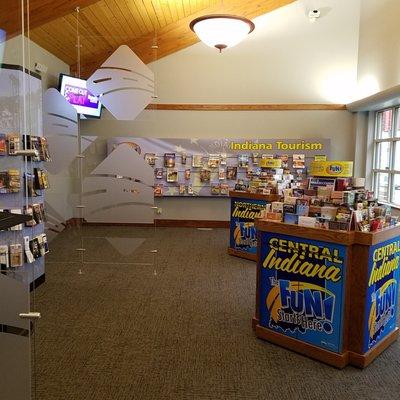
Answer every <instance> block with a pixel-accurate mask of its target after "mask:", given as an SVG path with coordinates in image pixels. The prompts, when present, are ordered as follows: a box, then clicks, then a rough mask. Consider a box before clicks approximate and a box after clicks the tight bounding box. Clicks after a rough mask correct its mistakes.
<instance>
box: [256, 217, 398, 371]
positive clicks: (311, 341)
mask: <svg viewBox="0 0 400 400" xmlns="http://www.w3.org/2000/svg"><path fill="white" fill-rule="evenodd" d="M256 228H257V231H258V263H257V292H256V293H257V294H256V313H255V317H254V319H253V328H254V330H255V333H256V335H257V337H259V338H261V339H265V340H268V341H270V342H272V343H275V344H278V345H280V346H283V347H286V348H288V349H290V350H293V351H296V352H298V353H301V354H304V355H306V356H308V357H311V358H314V359H316V360H319V361H322V362H325V363H327V364H330V365H332V366H335V367H337V368H344V367H345V366H346V365H347V364H351V365H354V366H356V367H359V368H364V367H366V366H367V365H369V364H370V363H371V362H372V361H373V360H374V359H375V358H376V357H377V356H378V355H379V354H381V353H382V352H383V351H384V350H385V349H386V348H387V347H388V346H389V345H390V344H392V343H393V342H394V341H395V340H396V339H397V337H398V334H399V330H398V327H397V326H396V314H397V307H398V304H397V303H398V295H397V293H398V285H399V281H400V261H399V260H400V226H396V227H392V228H387V229H384V230H382V231H378V232H374V233H362V232H355V231H350V232H348V231H331V230H325V229H319V228H308V227H302V226H298V225H291V224H284V223H279V222H268V221H261V220H259V221H257V222H256Z"/></svg>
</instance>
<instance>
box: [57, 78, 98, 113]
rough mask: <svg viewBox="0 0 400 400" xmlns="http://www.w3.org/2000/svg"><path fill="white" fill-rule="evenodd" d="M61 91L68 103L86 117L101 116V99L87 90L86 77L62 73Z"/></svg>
mask: <svg viewBox="0 0 400 400" xmlns="http://www.w3.org/2000/svg"><path fill="white" fill-rule="evenodd" d="M60 93H61V94H62V95H63V96H64V97H65V98H66V100H67V101H68V103H70V104H71V105H72V106H73V107H75V109H76V112H77V113H78V114H81V115H84V116H85V117H92V118H100V115H101V103H100V100H99V98H98V97H97V96H95V95H93V94H92V93H90V92H89V90H87V88H86V81H85V80H84V79H79V78H74V77H73V76H68V75H64V74H60Z"/></svg>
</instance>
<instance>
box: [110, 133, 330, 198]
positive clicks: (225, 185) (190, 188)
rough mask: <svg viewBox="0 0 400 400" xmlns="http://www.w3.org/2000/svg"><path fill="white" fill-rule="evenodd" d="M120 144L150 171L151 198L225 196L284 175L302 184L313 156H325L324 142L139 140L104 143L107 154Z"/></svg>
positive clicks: (326, 145)
mask: <svg viewBox="0 0 400 400" xmlns="http://www.w3.org/2000/svg"><path fill="white" fill-rule="evenodd" d="M123 143H124V144H129V145H130V146H131V148H132V150H134V151H136V152H137V153H139V154H140V155H141V157H142V160H143V166H147V165H150V166H152V167H153V169H154V193H155V196H160V197H161V196H166V197H168V196H176V197H182V196H190V197H192V196H205V197H207V196H213V197H226V196H227V195H228V193H229V191H230V190H233V189H234V188H235V187H236V188H237V184H239V185H243V184H244V185H246V186H249V184H251V183H252V182H254V181H263V180H264V181H265V180H268V179H273V178H274V177H275V178H276V179H278V180H279V178H280V177H283V176H284V175H285V176H290V177H291V178H293V179H298V180H303V179H304V178H305V177H307V170H308V169H309V167H310V165H311V162H312V161H314V160H315V159H316V157H322V158H324V159H325V157H327V158H329V155H330V140H327V139H315V140H313V139H310V140H301V139H299V140H296V139H290V140H282V139H228V138H223V139H196V138H191V139H189V138H183V139H164V138H141V137H116V138H111V139H109V140H108V155H110V153H111V152H112V151H113V150H114V149H115V148H116V147H117V146H118V145H120V144H123Z"/></svg>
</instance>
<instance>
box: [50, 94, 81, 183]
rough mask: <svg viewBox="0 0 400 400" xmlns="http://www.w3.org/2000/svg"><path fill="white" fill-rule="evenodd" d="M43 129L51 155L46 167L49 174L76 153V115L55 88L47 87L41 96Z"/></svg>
mask: <svg viewBox="0 0 400 400" xmlns="http://www.w3.org/2000/svg"><path fill="white" fill-rule="evenodd" d="M43 130H44V136H46V137H47V139H48V143H49V148H50V152H51V157H52V162H50V163H48V164H47V165H46V167H47V169H48V171H49V172H50V173H51V174H53V175H55V174H59V173H60V172H61V171H63V170H64V169H65V168H67V167H69V165H70V164H71V163H72V161H73V160H74V159H75V157H76V155H77V153H78V115H77V113H76V110H75V108H74V107H72V106H71V104H69V103H68V102H67V100H66V99H65V98H64V97H63V96H62V95H61V93H60V92H59V91H58V90H56V89H48V90H47V91H46V92H45V94H44V97H43Z"/></svg>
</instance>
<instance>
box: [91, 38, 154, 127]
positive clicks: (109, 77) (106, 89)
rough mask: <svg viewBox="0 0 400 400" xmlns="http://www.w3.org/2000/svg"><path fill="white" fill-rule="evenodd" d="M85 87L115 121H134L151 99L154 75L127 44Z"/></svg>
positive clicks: (110, 58)
mask: <svg viewBox="0 0 400 400" xmlns="http://www.w3.org/2000/svg"><path fill="white" fill-rule="evenodd" d="M87 88H88V89H89V91H90V92H92V93H93V94H94V95H96V96H100V97H101V98H100V101H101V103H102V104H103V105H104V106H105V107H106V108H107V109H108V110H109V111H110V112H111V114H112V115H113V116H114V117H115V118H116V119H118V120H134V119H135V118H136V117H137V116H138V115H139V114H140V113H141V112H142V111H143V110H144V109H145V108H146V106H147V105H149V104H150V103H151V102H152V100H153V96H154V73H153V71H152V70H151V69H150V68H149V67H147V65H146V64H144V63H143V62H142V60H140V58H139V57H138V56H137V55H136V54H135V53H134V52H133V51H132V50H131V49H130V48H129V47H128V46H126V45H122V46H120V47H119V48H118V49H117V50H116V51H115V52H114V53H113V54H112V55H111V56H110V57H109V58H108V59H107V60H106V61H105V62H104V63H103V64H102V65H101V67H100V68H99V69H98V70H97V71H96V72H95V73H94V74H93V75H92V76H91V77H90V78H89V79H88V81H87Z"/></svg>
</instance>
